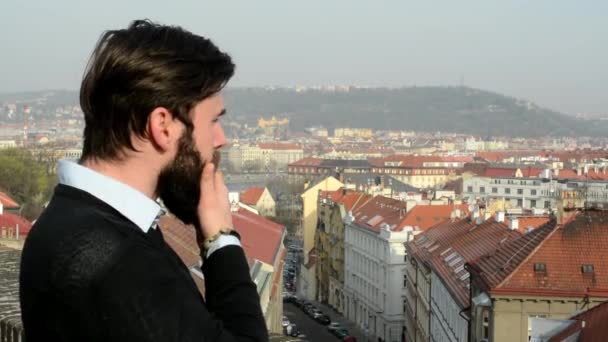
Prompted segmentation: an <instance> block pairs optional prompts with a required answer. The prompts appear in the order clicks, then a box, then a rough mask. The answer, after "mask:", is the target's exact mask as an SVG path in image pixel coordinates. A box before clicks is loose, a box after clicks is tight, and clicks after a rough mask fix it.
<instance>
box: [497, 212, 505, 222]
mask: <svg viewBox="0 0 608 342" xmlns="http://www.w3.org/2000/svg"><path fill="white" fill-rule="evenodd" d="M496 222H505V212H504V211H499V212H497V213H496Z"/></svg>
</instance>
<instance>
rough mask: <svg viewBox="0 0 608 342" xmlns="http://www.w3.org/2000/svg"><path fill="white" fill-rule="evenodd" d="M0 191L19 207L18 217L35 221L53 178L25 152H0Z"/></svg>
mask: <svg viewBox="0 0 608 342" xmlns="http://www.w3.org/2000/svg"><path fill="white" fill-rule="evenodd" d="M0 165H1V167H0V189H2V191H4V192H6V193H7V194H9V195H10V196H11V197H13V198H14V199H15V200H16V201H17V202H19V203H20V204H21V215H23V216H24V217H25V218H27V219H29V220H34V219H36V218H37V217H38V216H39V215H40V213H41V212H42V209H43V207H44V204H45V203H46V202H47V201H48V200H49V198H50V196H51V194H52V191H53V189H54V187H55V185H56V184H57V177H56V175H53V174H50V173H49V172H48V170H47V165H46V164H44V163H41V162H39V161H37V160H36V159H35V158H34V156H33V155H32V154H31V153H30V152H29V151H28V150H25V149H20V148H14V149H7V150H2V151H0Z"/></svg>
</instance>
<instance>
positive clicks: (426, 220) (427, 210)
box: [401, 204, 468, 230]
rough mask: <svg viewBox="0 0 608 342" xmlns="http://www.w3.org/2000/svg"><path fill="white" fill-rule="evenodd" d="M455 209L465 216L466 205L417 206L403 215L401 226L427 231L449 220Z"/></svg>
mask: <svg viewBox="0 0 608 342" xmlns="http://www.w3.org/2000/svg"><path fill="white" fill-rule="evenodd" d="M455 209H460V210H461V213H462V214H463V215H466V213H467V212H468V205H466V204H462V205H451V204H450V205H417V206H415V207H414V208H412V209H411V210H410V211H409V212H408V213H407V214H406V215H405V220H403V222H401V226H402V227H405V226H412V227H418V228H419V229H421V230H427V229H428V228H430V227H432V226H434V225H436V224H439V223H441V222H443V221H446V220H449V219H450V217H451V215H452V212H453V211H454V210H455Z"/></svg>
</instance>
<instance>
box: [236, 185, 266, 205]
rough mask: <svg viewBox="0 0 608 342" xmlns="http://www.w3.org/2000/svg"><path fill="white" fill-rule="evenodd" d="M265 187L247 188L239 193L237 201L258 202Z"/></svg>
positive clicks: (252, 203)
mask: <svg viewBox="0 0 608 342" xmlns="http://www.w3.org/2000/svg"><path fill="white" fill-rule="evenodd" d="M265 189H266V188H264V187H259V186H254V187H251V188H248V189H246V190H245V191H243V192H242V193H241V195H240V196H239V201H240V202H241V203H245V204H248V205H256V204H258V201H259V200H260V197H262V194H263V193H264V190H265Z"/></svg>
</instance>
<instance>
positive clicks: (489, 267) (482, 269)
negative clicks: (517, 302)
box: [469, 210, 608, 297]
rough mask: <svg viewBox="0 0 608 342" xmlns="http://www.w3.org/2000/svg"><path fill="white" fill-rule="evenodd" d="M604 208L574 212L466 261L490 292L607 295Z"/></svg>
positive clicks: (607, 242) (606, 215)
mask: <svg viewBox="0 0 608 342" xmlns="http://www.w3.org/2000/svg"><path fill="white" fill-rule="evenodd" d="M607 245H608V211H591V210H588V211H583V212H576V213H575V214H574V215H572V216H571V217H570V218H569V219H568V221H567V222H566V223H565V224H563V225H558V224H557V223H556V221H555V220H551V221H549V222H548V223H546V224H545V225H544V226H542V227H541V228H538V229H535V230H532V231H531V232H529V233H527V234H525V235H523V236H522V237H520V238H519V239H517V240H515V241H512V242H510V243H508V244H505V245H504V246H503V247H501V248H500V249H498V250H497V251H495V252H494V253H491V254H488V255H486V256H484V257H481V258H479V259H478V260H476V261H474V262H472V263H471V265H470V266H469V268H470V269H471V271H472V272H475V273H476V274H477V275H478V276H479V279H480V281H481V282H482V284H483V286H484V287H486V289H487V290H489V291H491V292H494V293H515V294H530V293H533V294H539V295H543V294H545V295H558V294H559V295H564V296H576V297H579V296H585V295H587V294H589V295H598V296H608V263H607V262H606V260H605V256H604V254H605V253H604V252H605V248H606V246H607Z"/></svg>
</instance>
